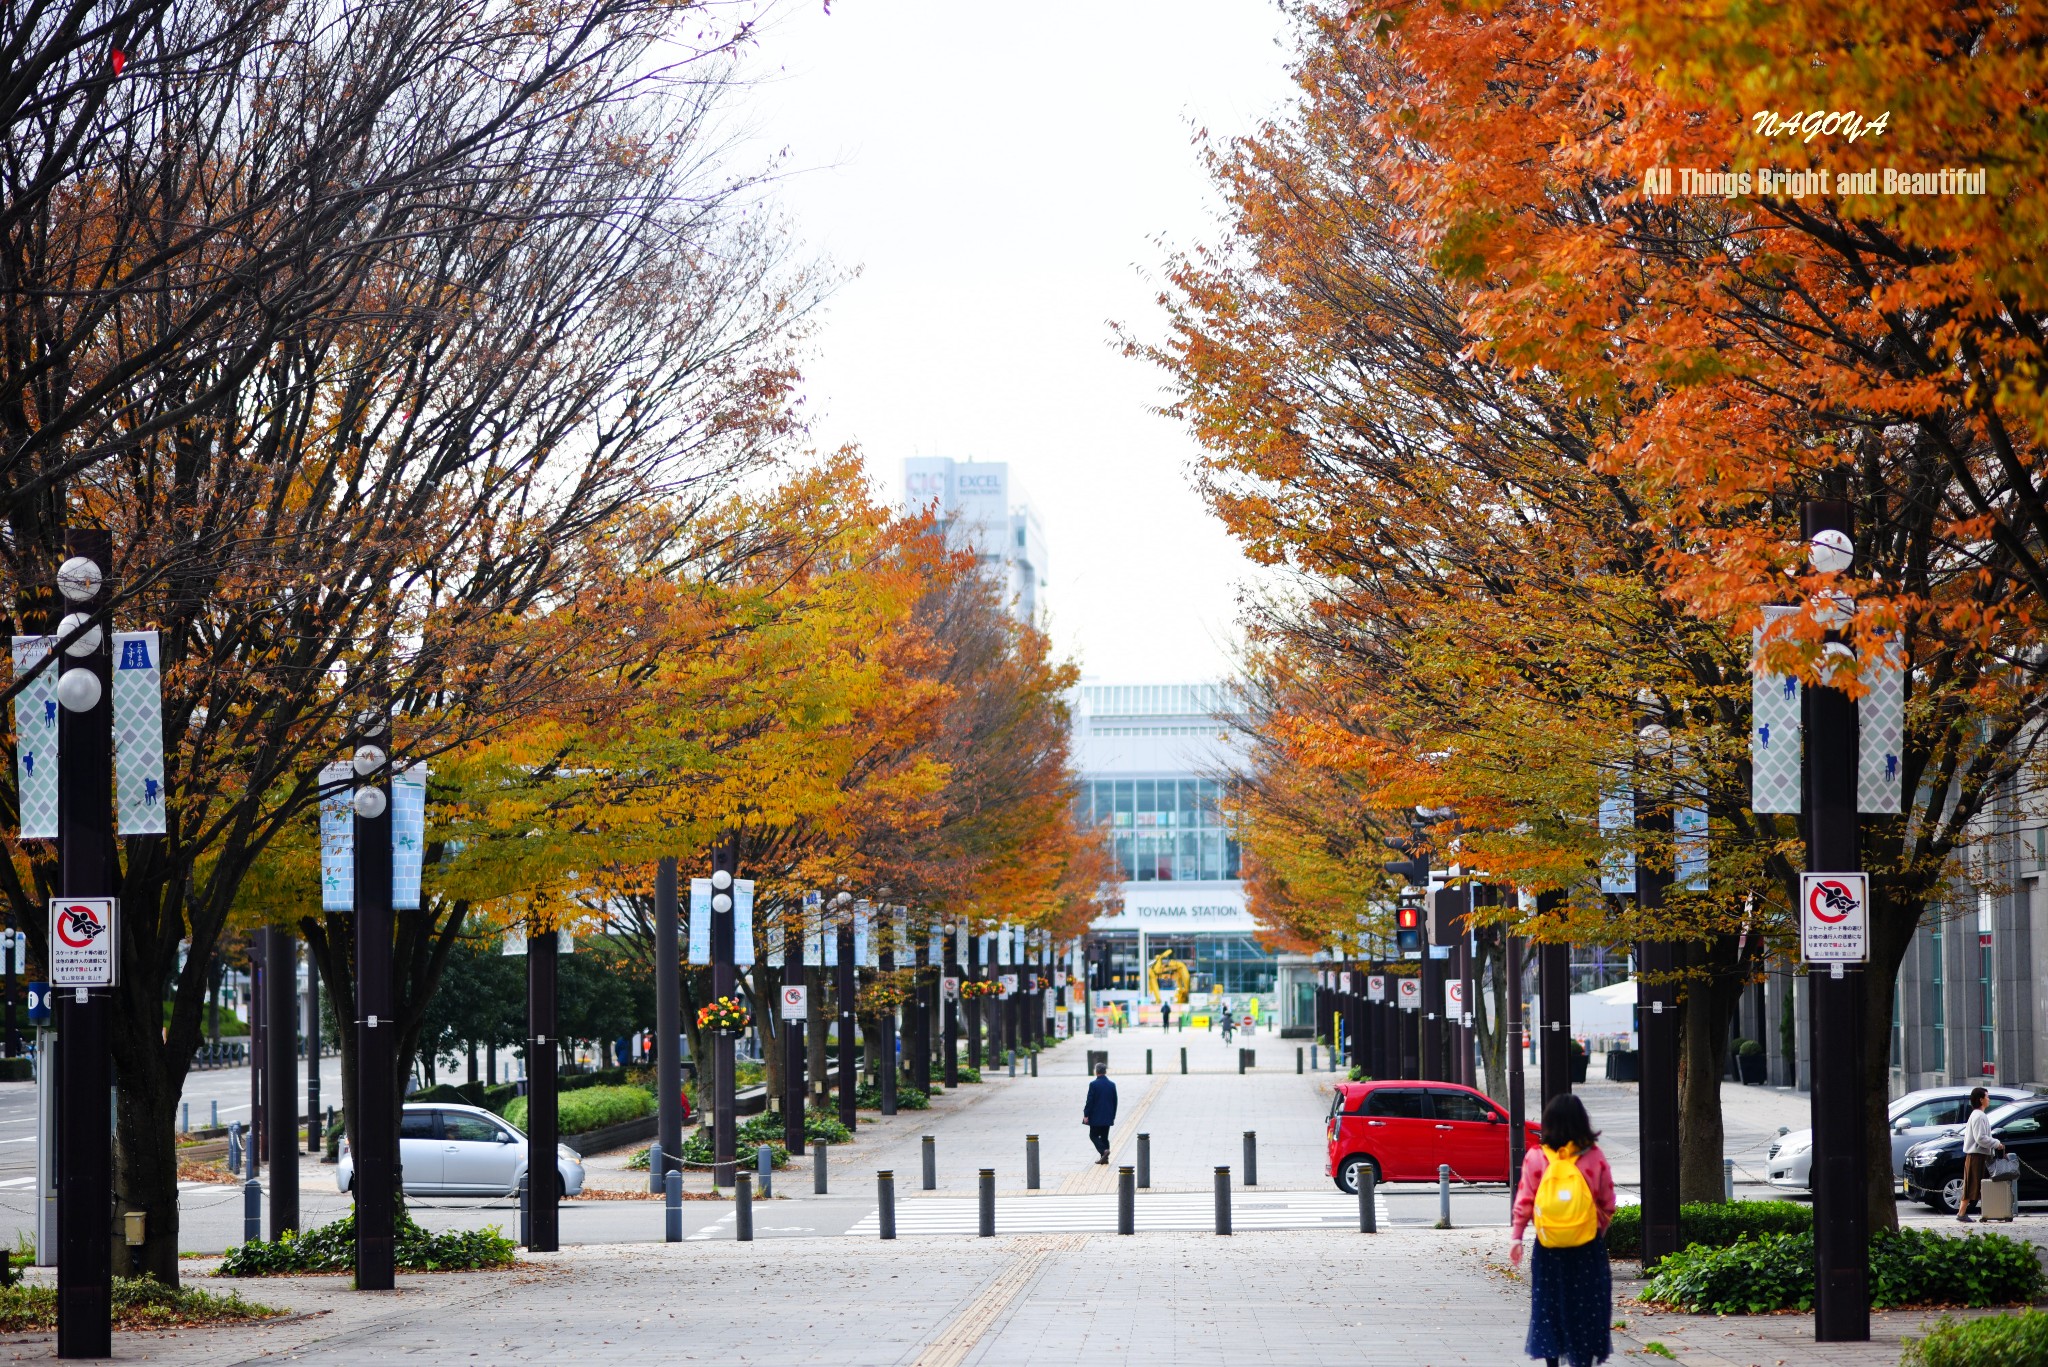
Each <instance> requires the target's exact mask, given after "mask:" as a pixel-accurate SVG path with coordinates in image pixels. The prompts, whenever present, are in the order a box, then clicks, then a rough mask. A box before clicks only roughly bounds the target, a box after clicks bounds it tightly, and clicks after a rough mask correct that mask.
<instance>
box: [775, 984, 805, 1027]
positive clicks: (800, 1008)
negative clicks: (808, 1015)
mask: <svg viewBox="0 0 2048 1367" xmlns="http://www.w3.org/2000/svg"><path fill="white" fill-rule="evenodd" d="M808 996H809V990H808V989H807V988H802V987H785V988H783V989H782V1018H783V1019H784V1020H786V1021H800V1020H802V1019H803V1018H804V1014H805V1010H806V999H807V997H808Z"/></svg>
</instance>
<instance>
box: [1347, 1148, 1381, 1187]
mask: <svg viewBox="0 0 2048 1367" xmlns="http://www.w3.org/2000/svg"><path fill="white" fill-rule="evenodd" d="M1367 1169H1370V1170H1371V1172H1372V1180H1373V1183H1374V1185H1378V1183H1379V1180H1380V1170H1379V1166H1378V1165H1377V1164H1375V1163H1374V1162H1373V1161H1372V1160H1371V1159H1370V1158H1367V1157H1366V1156H1365V1155H1364V1154H1362V1153H1354V1154H1352V1155H1351V1156H1350V1157H1349V1158H1347V1159H1345V1160H1344V1161H1343V1162H1341V1163H1339V1164H1338V1165H1337V1177H1336V1182H1337V1190H1339V1191H1341V1192H1343V1193H1344V1194H1345V1195H1346V1196H1356V1195H1358V1178H1359V1174H1360V1173H1361V1172H1364V1171H1366V1170H1367Z"/></svg>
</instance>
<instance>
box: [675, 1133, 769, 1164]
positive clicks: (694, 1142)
mask: <svg viewBox="0 0 2048 1367" xmlns="http://www.w3.org/2000/svg"><path fill="white" fill-rule="evenodd" d="M753 1149H754V1146H752V1145H747V1144H742V1145H740V1146H739V1150H738V1152H737V1153H735V1155H734V1162H735V1163H737V1164H738V1165H739V1166H740V1167H743V1168H745V1169H746V1170H747V1171H749V1172H752V1171H753V1170H754V1153H753ZM768 1151H769V1156H770V1159H771V1162H772V1165H773V1166H775V1167H777V1168H786V1167H788V1166H789V1150H788V1149H785V1148H783V1147H782V1144H781V1142H780V1141H776V1142H773V1143H770V1144H769V1145H768ZM683 1161H684V1162H685V1163H688V1164H689V1165H690V1166H691V1167H696V1168H708V1167H710V1166H711V1165H712V1164H713V1163H714V1162H716V1161H717V1159H716V1158H715V1156H714V1155H713V1153H712V1150H711V1127H710V1126H709V1125H699V1126H698V1127H697V1129H696V1132H695V1133H693V1134H692V1135H691V1136H690V1137H689V1138H688V1139H685V1140H684V1141H683Z"/></svg>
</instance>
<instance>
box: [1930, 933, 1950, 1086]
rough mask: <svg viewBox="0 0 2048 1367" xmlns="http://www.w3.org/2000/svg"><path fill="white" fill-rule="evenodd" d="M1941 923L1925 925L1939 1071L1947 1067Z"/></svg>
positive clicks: (1946, 1016)
mask: <svg viewBox="0 0 2048 1367" xmlns="http://www.w3.org/2000/svg"><path fill="white" fill-rule="evenodd" d="M1941 967H1942V965H1941V923H1940V922H1936V923H1935V924H1933V925H1931V926H1929V927H1927V970H1928V971H1927V981H1928V984H1929V986H1930V988H1931V990H1932V992H1933V996H1934V1003H1933V1010H1932V1011H1931V1012H1930V1013H1929V1015H1930V1020H1931V1023H1932V1027H1933V1034H1934V1066H1935V1067H1936V1069H1938V1070H1939V1071H1941V1072H1944V1073H1946V1072H1947V1071H1948V1070H1949V1069H1948V994H1947V992H1946V991H1945V990H1944V989H1943V986H1942V981H1941Z"/></svg>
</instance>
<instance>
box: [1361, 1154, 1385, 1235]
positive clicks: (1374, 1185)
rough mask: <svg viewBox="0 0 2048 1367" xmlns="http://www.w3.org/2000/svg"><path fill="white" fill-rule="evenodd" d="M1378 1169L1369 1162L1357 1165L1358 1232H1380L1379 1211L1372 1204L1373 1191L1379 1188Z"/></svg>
mask: <svg viewBox="0 0 2048 1367" xmlns="http://www.w3.org/2000/svg"><path fill="white" fill-rule="evenodd" d="M1379 1184H1380V1181H1379V1169H1377V1168H1375V1167H1374V1166H1373V1165H1372V1164H1370V1163H1360V1164H1359V1165H1358V1232H1359V1233H1360V1234H1377V1233H1379V1232H1380V1213H1379V1209H1378V1208H1377V1207H1376V1206H1375V1205H1374V1199H1375V1193H1376V1192H1377V1191H1378V1189H1379Z"/></svg>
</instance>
